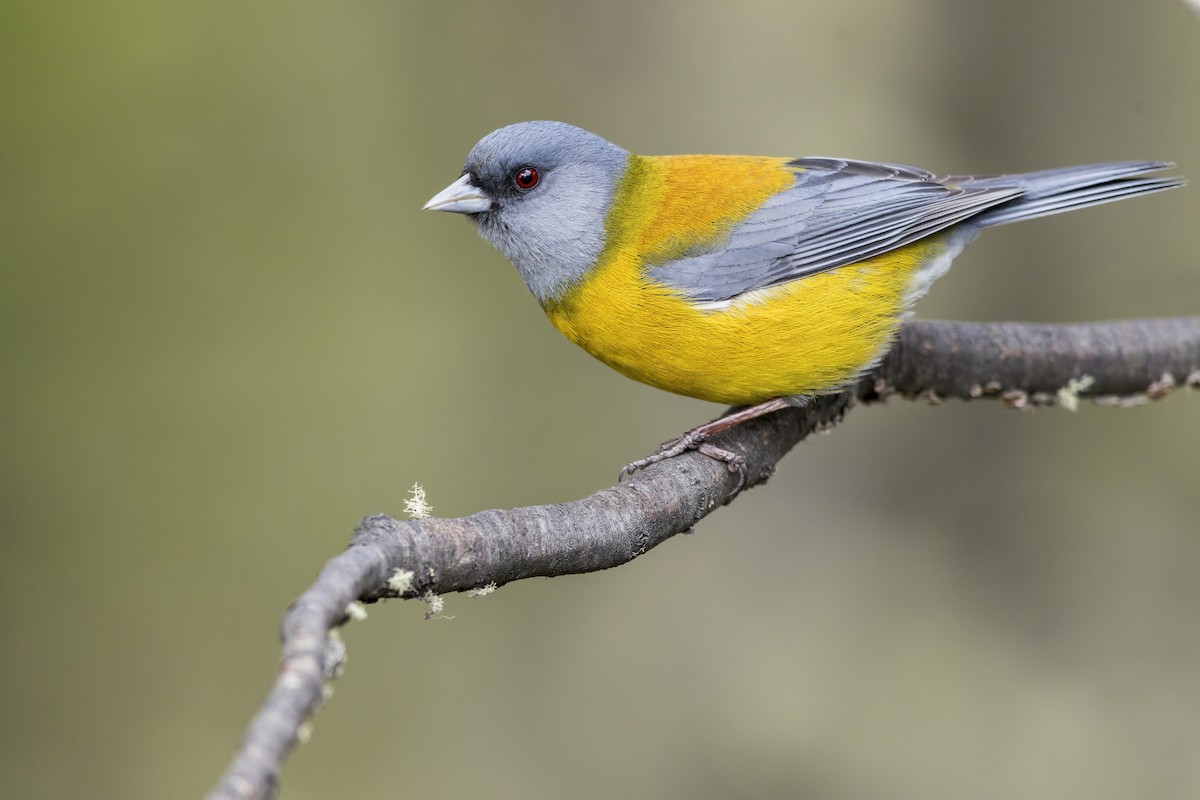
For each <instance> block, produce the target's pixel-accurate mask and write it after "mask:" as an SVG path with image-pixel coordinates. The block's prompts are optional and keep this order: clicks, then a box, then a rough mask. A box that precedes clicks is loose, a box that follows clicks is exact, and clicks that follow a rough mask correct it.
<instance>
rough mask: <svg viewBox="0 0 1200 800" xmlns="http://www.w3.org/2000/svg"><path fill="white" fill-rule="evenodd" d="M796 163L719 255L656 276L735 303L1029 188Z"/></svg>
mask: <svg viewBox="0 0 1200 800" xmlns="http://www.w3.org/2000/svg"><path fill="white" fill-rule="evenodd" d="M791 166H792V167H794V168H796V170H797V174H796V182H795V184H793V185H792V186H791V187H790V188H789V189H786V190H784V191H783V192H780V193H779V194H778V195H776V196H774V197H772V198H771V199H770V200H768V201H767V202H766V203H765V204H764V205H763V207H762V208H760V209H758V210H757V211H755V212H754V213H753V214H751V215H750V216H749V217H747V218H746V220H745V221H744V222H742V223H741V224H740V225H738V226H737V227H736V228H734V229H733V231H732V232H730V234H729V235H728V236H727V237H726V238H725V239H724V240H722V241H720V242H718V243H717V244H716V245H714V247H713V249H711V250H709V251H707V252H703V253H696V254H693V255H689V256H686V257H684V258H680V259H676V260H673V261H668V262H666V263H663V264H659V265H657V266H655V267H652V268H651V270H650V274H651V276H652V277H653V278H654V279H655V280H657V281H660V282H662V283H665V284H667V285H669V286H672V287H674V288H676V289H678V290H679V291H681V292H683V293H684V294H685V295H687V296H688V297H690V298H692V299H693V300H696V301H702V302H712V301H721V300H728V299H729V298H731V297H736V296H737V295H739V294H742V293H744V292H747V291H750V290H753V289H760V288H763V287H765V286H772V285H774V284H778V283H783V282H785V281H790V280H795V279H796V278H801V277H804V276H805V275H812V274H813V273H817V272H823V271H825V270H829V269H833V268H835V267H840V266H843V265H845V264H853V263H854V262H856V261H862V260H863V259H867V258H871V257H872V256H877V255H880V254H881V253H886V252H888V251H889V250H895V249H896V248H898V247H903V246H904V245H906V244H911V243H912V242H914V241H916V240H918V239H921V238H923V237H925V236H928V235H930V234H932V233H936V232H937V231H940V230H944V229H945V228H948V227H950V226H951V225H954V224H956V223H958V222H962V221H963V220H966V219H968V218H970V217H973V216H975V215H976V214H979V213H980V212H982V211H984V210H985V209H988V208H991V207H992V206H995V205H998V204H1000V203H1005V202H1007V201H1009V200H1011V199H1013V198H1014V197H1018V196H1019V195H1021V194H1022V193H1023V192H1024V188H1023V187H1022V185H1021V183H1020V181H1019V180H1007V179H1005V178H993V179H990V180H984V181H979V182H978V183H977V184H974V185H972V183H971V182H970V181H963V183H962V184H960V183H958V182H957V181H956V180H955V179H952V178H938V177H937V176H935V175H934V174H933V173H930V172H926V171H925V170H922V169H917V168H914V167H905V166H901V165H899V164H877V163H871V162H865V161H847V160H844V159H833V158H802V159H797V160H796V161H793V162H791ZM963 184H966V185H963Z"/></svg>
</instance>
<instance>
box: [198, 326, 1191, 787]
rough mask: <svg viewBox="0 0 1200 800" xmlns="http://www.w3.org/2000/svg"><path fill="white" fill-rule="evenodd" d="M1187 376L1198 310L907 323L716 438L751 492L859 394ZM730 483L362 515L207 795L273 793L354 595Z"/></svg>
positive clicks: (715, 494)
mask: <svg viewBox="0 0 1200 800" xmlns="http://www.w3.org/2000/svg"><path fill="white" fill-rule="evenodd" d="M1184 385H1186V386H1191V387H1198V386H1200V317H1182V318H1174V319H1155V320H1132V321H1124V322H1110V323H1094V324H1083V325H1033V324H1019V323H991V324H985V323H963V322H929V321H925V322H910V323H908V324H906V325H905V326H904V328H903V329H902V331H901V333H900V336H899V339H898V341H897V344H896V346H895V347H894V348H893V349H892V351H891V352H890V353H889V355H888V356H887V358H886V359H885V360H884V362H883V363H882V364H880V365H879V367H878V368H876V369H875V370H874V371H873V372H872V373H871V374H870V375H867V376H866V377H864V378H863V380H862V381H861V382H860V383H859V384H858V385H856V386H855V387H852V388H850V389H847V390H846V391H844V392H842V393H840V394H835V395H829V396H825V397H821V398H818V399H816V400H815V401H813V402H812V403H810V404H808V405H807V406H806V407H804V408H788V409H785V410H783V411H780V412H777V413H774V414H771V415H769V416H766V417H762V418H759V419H755V420H752V421H750V422H748V423H745V424H742V425H739V426H737V427H735V428H732V429H730V430H728V431H725V432H723V433H722V434H720V435H719V436H717V437H715V438H714V440H713V441H714V443H715V444H717V445H718V446H720V447H722V448H726V449H730V450H733V451H735V452H738V453H741V454H742V455H744V456H745V458H746V467H747V481H746V488H749V487H751V486H754V485H756V484H759V483H762V482H763V481H765V480H766V479H767V478H768V477H770V475H771V473H772V472H773V471H774V468H775V464H776V463H777V462H778V461H779V459H780V458H782V457H783V456H784V454H786V453H787V451H788V450H790V449H791V448H792V447H794V446H795V445H796V443H797V442H799V441H800V440H801V439H803V438H804V437H806V436H807V435H808V434H810V433H812V432H813V431H815V430H820V429H823V428H827V427H829V426H831V425H833V424H835V423H837V422H838V421H840V420H841V418H842V417H843V416H844V415H845V413H846V412H847V411H848V410H849V409H850V408H852V407H853V406H854V405H856V404H857V403H860V402H872V401H877V400H880V399H882V398H886V397H887V396H889V395H892V394H900V395H902V396H906V397H914V398H919V397H923V398H926V399H929V400H933V401H936V400H940V399H941V398H949V397H957V398H962V399H974V398H983V397H993V398H997V399H999V400H1001V401H1002V402H1005V403H1007V404H1008V405H1011V406H1014V407H1027V406H1031V405H1039V404H1040V405H1050V404H1054V403H1062V404H1073V403H1074V402H1076V400H1077V399H1078V398H1079V397H1081V396H1082V397H1092V398H1094V399H1097V400H1105V401H1107V402H1109V403H1113V404H1134V403H1140V402H1146V401H1148V400H1149V399H1154V398H1157V397H1161V396H1163V395H1165V394H1167V393H1168V392H1170V391H1171V390H1172V389H1173V388H1175V387H1179V386H1184ZM681 427H683V426H681ZM614 471H615V470H614ZM737 483H738V476H737V475H736V474H735V473H732V472H730V471H729V470H728V469H727V467H726V465H725V464H723V463H720V462H717V461H715V460H713V459H711V458H708V457H707V456H704V455H701V454H699V453H694V452H693V453H686V454H684V455H682V456H679V457H676V458H672V459H668V460H666V461H663V462H659V463H657V464H654V465H652V466H650V467H649V468H647V469H645V470H643V471H642V472H639V473H638V474H636V475H634V476H633V477H632V478H630V479H629V480H627V481H625V482H622V483H619V484H617V485H615V486H612V487H610V488H607V489H602V490H601V491H599V492H596V493H595V494H593V495H591V496H590V497H587V498H584V499H582V500H577V501H574V502H571V503H559V504H553V505H545V506H531V507H527V508H518V509H509V510H491V511H483V512H480V513H478V514H475V515H472V516H469V517H463V518H460V519H436V518H430V519H421V520H407V521H402V520H396V519H392V518H390V517H385V516H374V517H368V518H366V519H364V520H363V521H362V522H361V523H360V524H359V525H358V527H357V529H356V530H355V532H354V536H353V538H352V540H351V543H350V547H349V548H348V549H347V550H346V551H345V552H343V553H342V554H340V555H338V556H336V557H334V558H333V559H331V560H330V561H329V562H328V563H327V564H326V565H325V567H324V569H322V571H321V573H320V575H319V576H318V578H317V580H316V583H314V584H313V586H312V587H310V588H309V589H308V590H307V591H305V592H304V594H302V595H301V596H300V597H299V598H298V599H297V600H296V601H295V602H294V603H293V604H292V605H291V607H289V608H288V610H287V612H286V613H285V615H284V618H283V624H282V631H281V634H282V638H283V656H282V661H281V664H280V668H279V673H278V676H277V678H276V681H275V684H274V686H273V687H272V689H271V691H270V693H269V695H268V697H267V699H266V701H265V702H264V703H263V705H262V708H261V709H260V710H259V712H258V714H257V715H256V716H255V717H254V719H253V720H252V721H251V723H250V726H249V727H248V729H247V730H246V733H245V736H244V738H243V740H242V744H241V747H240V748H239V750H238V752H237V754H236V755H235V757H234V759H233V762H232V763H231V764H230V766H229V768H228V770H227V771H226V772H225V774H224V775H223V776H222V778H221V780H220V782H219V783H218V784H217V786H216V787H215V788H214V790H213V791H212V793H211V794H210V795H209V797H210V798H263V797H269V796H271V795H272V794H273V793H274V790H275V787H276V785H277V783H278V778H279V773H280V771H281V769H282V765H283V762H284V760H285V759H286V757H287V755H288V753H290V752H291V750H292V748H294V747H295V745H296V743H297V742H298V741H300V739H301V738H302V736H303V731H304V730H305V725H306V724H308V721H309V719H310V718H311V717H312V715H313V714H315V713H316V711H317V710H318V708H319V707H320V705H321V703H322V701H323V697H324V695H325V686H326V684H327V683H328V682H329V681H332V680H333V679H334V678H335V677H336V676H337V674H338V673H339V671H340V669H341V664H342V658H343V655H344V647H343V645H342V642H341V638H340V636H339V635H338V630H337V629H338V628H339V627H340V626H341V625H342V624H344V623H345V622H346V621H347V619H348V618H349V615H350V613H351V608H352V604H353V603H355V602H359V601H367V602H370V601H374V600H377V599H380V598H384V597H408V598H414V597H420V598H425V599H427V600H429V599H432V598H434V597H435V596H437V595H440V594H444V593H447V592H456V591H465V590H472V589H481V588H483V587H492V586H499V585H503V584H505V583H509V582H511V581H515V580H520V579H522V578H529V577H534V576H554V575H565V574H570V573H582V572H594V571H596V570H601V569H607V568H609V567H615V566H618V565H620V564H624V563H625V562H627V561H630V560H632V559H634V558H637V557H638V556H639V555H641V554H642V553H645V552H646V551H647V550H650V549H651V548H653V547H655V546H656V545H658V544H660V543H662V542H663V541H666V540H667V539H669V538H670V537H672V536H674V535H675V534H677V533H682V532H685V531H687V530H689V529H690V528H691V527H692V526H693V525H694V524H695V523H696V522H698V521H700V520H701V519H703V518H704V517H706V516H707V515H708V514H710V513H712V511H714V510H715V509H716V508H718V507H719V506H721V505H723V504H726V503H729V502H731V501H732V500H733V499H734V497H735V496H736V487H737Z"/></svg>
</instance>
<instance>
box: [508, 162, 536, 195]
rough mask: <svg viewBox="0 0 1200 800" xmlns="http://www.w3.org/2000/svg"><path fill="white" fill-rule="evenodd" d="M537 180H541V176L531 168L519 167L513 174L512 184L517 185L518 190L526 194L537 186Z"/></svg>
mask: <svg viewBox="0 0 1200 800" xmlns="http://www.w3.org/2000/svg"><path fill="white" fill-rule="evenodd" d="M539 180H541V176H540V175H538V171H537V170H536V169H534V168H533V167H521V168H520V169H519V170H517V171H516V172H515V173H513V183H515V184H517V188H518V189H522V190H524V191H526V192H528V191H529V190H530V189H532V188H533V187H535V186H537V185H538V181H539Z"/></svg>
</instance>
